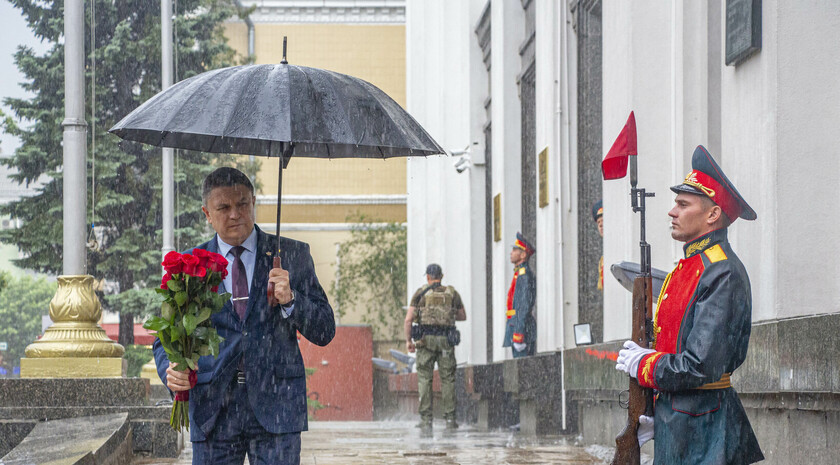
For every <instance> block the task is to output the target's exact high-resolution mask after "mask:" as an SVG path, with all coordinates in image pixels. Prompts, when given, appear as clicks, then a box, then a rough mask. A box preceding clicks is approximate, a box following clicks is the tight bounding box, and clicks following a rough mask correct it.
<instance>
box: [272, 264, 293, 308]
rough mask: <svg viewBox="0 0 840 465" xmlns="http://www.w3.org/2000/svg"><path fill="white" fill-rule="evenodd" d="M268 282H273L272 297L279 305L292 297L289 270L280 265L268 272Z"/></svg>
mask: <svg viewBox="0 0 840 465" xmlns="http://www.w3.org/2000/svg"><path fill="white" fill-rule="evenodd" d="M268 282H270V283H273V284H274V298H275V299H277V302H279V303H280V305H284V306H285V305H287V304H288V303H289V302H291V301H292V299H294V295H293V294H292V288H291V287H289V272H288V271H286V270H284V269H283V266H282V265H280V266H279V267H277V268H272V269H271V271H269V272H268Z"/></svg>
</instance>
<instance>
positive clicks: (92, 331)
mask: <svg viewBox="0 0 840 465" xmlns="http://www.w3.org/2000/svg"><path fill="white" fill-rule="evenodd" d="M92 284H93V276H90V275H69V276H59V277H58V290H57V291H56V293H55V296H54V297H53V299H52V301H50V319H52V321H53V322H54V323H53V325H52V326H50V327H49V328H47V330H46V332H44V335H43V336H42V337H41V339H39V340H38V341H35V342H34V343H32V344H30V345H29V346H27V347H26V357H25V358H22V359H20V377H21V378H119V377H123V376H125V362H124V361H123V358H122V356H123V354H124V353H125V349H124V348H123V346H121V345H119V344H117V343H116V342H114V341H112V340H111V339H109V338H108V336H107V335H106V334H105V331H104V330H103V329H102V328H101V327H100V326H99V325H98V324H96V322H97V321H99V317H100V316H101V315H102V306H101V304H100V303H99V299H98V298H97V297H96V294H95V293H94V292H93V287H92Z"/></svg>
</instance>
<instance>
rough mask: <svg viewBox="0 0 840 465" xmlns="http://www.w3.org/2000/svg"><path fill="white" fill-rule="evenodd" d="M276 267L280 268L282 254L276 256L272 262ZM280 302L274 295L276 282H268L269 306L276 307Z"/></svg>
mask: <svg viewBox="0 0 840 465" xmlns="http://www.w3.org/2000/svg"><path fill="white" fill-rule="evenodd" d="M272 266H273V267H274V268H280V256H279V255H275V256H274V263H273V264H272ZM279 304H280V302H279V301H278V300H277V299H276V298H275V297H274V283H268V306H269V307H275V306H277V305H279Z"/></svg>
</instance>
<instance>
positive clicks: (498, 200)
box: [493, 193, 502, 242]
mask: <svg viewBox="0 0 840 465" xmlns="http://www.w3.org/2000/svg"><path fill="white" fill-rule="evenodd" d="M500 240H502V194H501V193H499V194H496V196H495V197H493V242H499V241H500Z"/></svg>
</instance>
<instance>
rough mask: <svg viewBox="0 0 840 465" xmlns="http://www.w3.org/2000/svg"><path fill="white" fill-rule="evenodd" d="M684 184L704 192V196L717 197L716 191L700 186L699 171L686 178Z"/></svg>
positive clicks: (689, 174)
mask: <svg viewBox="0 0 840 465" xmlns="http://www.w3.org/2000/svg"><path fill="white" fill-rule="evenodd" d="M683 184H688V185H689V186H693V187H696V188H698V189H700V190H701V191H703V193H704V194H706V195H708V196H709V197H710V198H711V197H714V196H715V191H714V190H713V189H709V188H708V187H706V186H704V185H703V184H700V181H698V180H697V171H692V172H690V173H688V174H687V175H686V176H685V181H683Z"/></svg>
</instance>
